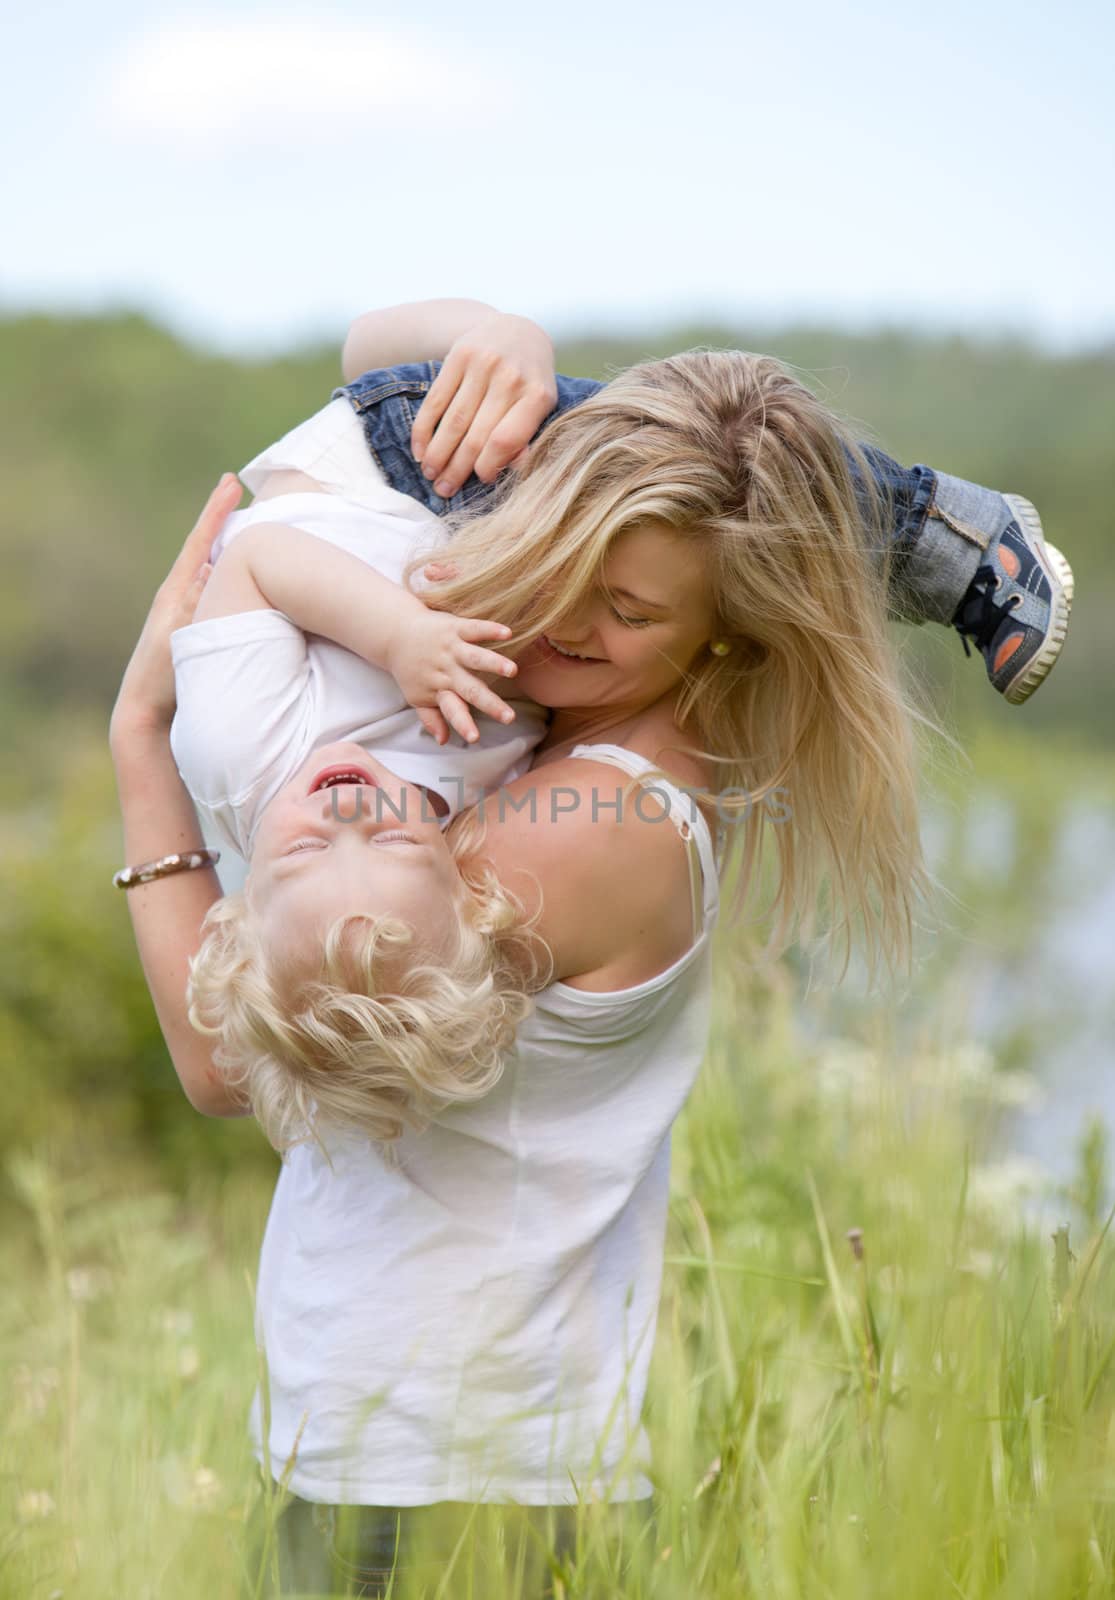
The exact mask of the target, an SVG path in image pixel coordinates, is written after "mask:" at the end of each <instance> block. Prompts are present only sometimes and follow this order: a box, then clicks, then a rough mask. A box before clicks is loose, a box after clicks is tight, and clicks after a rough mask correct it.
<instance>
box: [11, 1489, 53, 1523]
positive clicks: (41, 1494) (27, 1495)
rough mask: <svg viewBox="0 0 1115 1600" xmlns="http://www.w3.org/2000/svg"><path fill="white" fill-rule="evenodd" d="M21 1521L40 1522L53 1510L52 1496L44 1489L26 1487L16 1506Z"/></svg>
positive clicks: (49, 1515)
mask: <svg viewBox="0 0 1115 1600" xmlns="http://www.w3.org/2000/svg"><path fill="white" fill-rule="evenodd" d="M17 1511H18V1514H19V1520H20V1521H21V1522H41V1521H42V1520H43V1518H44V1517H52V1516H53V1515H54V1512H55V1505H54V1496H53V1495H52V1494H51V1493H50V1492H49V1491H48V1490H46V1489H26V1490H24V1492H23V1494H21V1495H20V1497H19V1502H18V1506H17Z"/></svg>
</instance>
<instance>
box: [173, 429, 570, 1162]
mask: <svg viewBox="0 0 1115 1600" xmlns="http://www.w3.org/2000/svg"><path fill="white" fill-rule="evenodd" d="M349 419H350V413H349V410H348V407H347V405H346V404H345V403H344V402H343V401H335V402H333V403H332V405H331V406H328V407H326V408H325V410H324V411H323V412H321V413H319V414H318V415H317V416H315V417H313V418H311V419H310V421H309V422H308V423H305V424H303V425H302V427H300V428H297V429H295V430H294V431H293V433H291V434H289V435H288V436H287V437H286V438H285V439H283V440H281V441H279V443H278V444H277V445H275V446H273V447H272V448H271V449H269V450H268V451H266V452H264V454H263V455H262V456H260V457H258V458H257V459H256V460H255V461H253V462H252V463H250V464H249V466H248V467H247V468H246V469H245V471H244V474H243V477H244V480H245V482H247V484H248V485H249V487H251V488H253V489H254V490H255V491H256V493H257V496H258V498H257V499H256V500H255V502H254V504H253V505H251V506H250V507H249V508H248V509H247V510H244V511H240V512H236V513H234V515H233V516H232V517H231V518H230V519H229V522H228V524H227V525H226V528H225V531H224V534H223V536H222V539H221V540H220V541H218V544H217V546H216V547H215V549H214V560H215V566H214V570H213V573H212V576H211V578H210V580H209V582H208V584H207V586H206V589H205V591H204V593H203V596H202V599H201V603H200V605H199V607H198V610H197V613H196V616H195V620H194V622H193V623H192V624H191V625H190V626H188V627H185V628H182V629H180V630H178V631H177V632H176V633H175V634H174V635H173V637H172V649H173V655H174V662H175V676H176V688H177V696H178V712H177V715H176V718H175V722H174V725H173V730H172V736H171V737H172V747H173V750H174V754H175V758H176V760H177V763H178V766H179V769H180V771H181V773H182V776H183V778H184V780H185V782H186V784H187V787H188V788H189V790H190V791H191V794H192V796H193V799H194V802H195V805H196V806H197V808H198V810H199V812H200V814H201V816H202V817H203V818H205V819H207V820H208V822H209V824H210V827H211V828H212V829H213V830H215V831H216V833H217V834H218V835H220V836H221V837H222V838H223V839H224V840H225V841H227V842H228V843H229V844H230V845H231V846H232V847H233V848H234V849H235V850H237V851H238V852H239V853H240V854H241V855H242V856H244V857H245V858H246V859H247V860H248V861H249V863H250V868H249V873H248V878H247V881H246V884H245V886H244V889H243V891H242V892H241V893H239V894H233V895H228V896H226V897H225V898H224V899H223V900H222V901H220V902H219V903H218V904H217V905H216V906H215V907H214V908H213V910H212V911H211V912H210V914H209V917H208V919H207V931H206V936H205V939H204V941H203V943H202V945H201V948H200V950H199V951H198V953H197V956H196V957H195V959H194V961H193V963H192V971H191V984H190V994H191V1002H192V1010H191V1017H192V1020H193V1021H194V1022H195V1025H197V1026H198V1027H200V1028H202V1029H203V1030H205V1031H207V1032H209V1033H211V1034H213V1035H214V1036H215V1037H216V1038H217V1039H218V1041H219V1057H218V1059H219V1061H220V1064H221V1066H222V1068H223V1070H224V1072H225V1074H226V1077H227V1079H228V1081H229V1083H230V1084H234V1085H239V1086H241V1087H242V1089H243V1091H244V1092H245V1093H246V1095H247V1097H248V1098H249V1099H250V1101H251V1104H252V1108H253V1111H254V1112H255V1115H256V1116H257V1118H258V1120H259V1121H260V1123H261V1125H262V1127H263V1128H264V1131H265V1132H266V1133H267V1135H268V1137H269V1138H270V1139H271V1141H272V1143H273V1144H274V1145H275V1146H276V1148H278V1149H280V1150H284V1149H286V1148H287V1147H289V1146H290V1145H291V1144H292V1143H294V1142H295V1141H296V1140H298V1139H300V1138H304V1137H305V1136H306V1134H307V1133H308V1132H312V1131H313V1128H314V1125H315V1119H316V1121H317V1122H326V1121H327V1122H330V1123H332V1124H334V1125H339V1124H344V1125H346V1126H347V1127H350V1128H352V1127H355V1128H358V1129H362V1130H363V1131H364V1132H366V1133H369V1134H371V1135H372V1136H373V1137H375V1138H379V1139H392V1138H394V1137H395V1136H397V1135H398V1133H399V1132H400V1131H401V1128H402V1126H403V1124H404V1122H418V1121H421V1119H422V1118H423V1117H424V1116H428V1115H429V1114H430V1112H431V1111H432V1110H433V1109H435V1108H438V1107H444V1106H445V1105H447V1104H449V1103H450V1102H451V1101H453V1100H458V1099H467V1098H471V1097H474V1096H476V1095H479V1094H483V1093H484V1092H486V1091H487V1090H488V1089H489V1088H490V1087H491V1086H492V1084H493V1083H494V1081H495V1079H496V1077H497V1076H498V1074H499V1070H500V1060H501V1055H502V1052H503V1051H504V1050H505V1049H506V1047H507V1046H508V1045H509V1043H510V1041H511V1037H512V1033H513V1030H514V1027H515V1024H516V1023H517V1022H518V1021H519V1020H520V1019H521V1018H522V1017H523V1015H524V1014H525V1011H526V1009H527V1005H528V1002H527V999H526V989H525V987H524V982H525V980H524V972H525V971H528V970H529V969H530V961H529V958H528V957H527V954H526V950H527V938H526V935H525V933H524V931H523V930H522V929H521V928H520V926H519V924H520V918H519V916H518V914H517V910H516V906H515V903H514V901H513V899H512V897H511V896H510V895H508V894H507V893H506V891H504V890H501V889H500V888H499V887H498V885H496V884H495V883H494V881H493V880H491V879H490V878H485V877H483V876H477V875H475V874H471V875H470V874H467V873H466V874H462V872H461V870H460V868H459V866H458V861H457V852H456V850H455V847H454V844H453V842H452V840H453V836H452V833H446V832H443V828H444V827H445V826H446V825H447V824H448V823H450V822H451V821H452V819H453V817H454V816H455V815H456V814H457V813H458V812H459V811H460V810H461V809H462V808H463V807H465V806H468V805H471V804H472V803H473V802H474V801H475V800H476V799H477V798H479V796H480V795H481V794H483V793H484V791H485V790H486V789H489V788H492V787H495V786H497V785H499V784H500V783H501V782H503V781H504V780H505V779H509V778H513V777H514V776H516V775H517V774H518V773H519V772H520V771H522V770H525V769H526V767H527V766H528V765H529V759H530V752H531V750H532V749H533V747H534V745H535V744H536V743H537V742H538V740H539V739H540V738H541V737H542V735H543V732H544V729H545V719H544V717H543V715H542V713H541V712H539V710H538V709H537V707H535V706H533V705H532V704H530V703H528V702H521V703H519V704H518V707H517V709H518V713H519V714H518V716H517V718H516V716H515V712H514V711H513V710H512V709H511V707H509V706H507V705H505V704H504V702H503V701H502V700H501V699H500V698H499V697H498V696H497V695H496V694H495V693H494V692H493V691H492V690H491V689H489V688H488V687H487V686H486V684H485V683H484V682H482V681H481V679H480V678H478V677H477V676H476V674H477V673H483V674H489V675H490V674H494V673H498V674H500V675H501V676H503V677H510V676H512V675H513V674H514V672H515V670H516V669H515V666H514V664H513V663H512V662H510V661H509V660H507V658H506V657H504V656H501V655H498V654H496V653H495V652H494V651H492V650H490V649H486V648H483V647H482V646H481V645H480V644H479V643H478V641H480V640H483V639H492V640H494V639H504V638H506V637H507V636H508V634H509V633H510V629H509V628H507V627H505V626H503V625H501V624H496V623H490V622H480V621H470V620H467V619H465V620H462V619H459V618H457V617H452V616H449V615H447V614H446V613H444V612H436V611H432V610H429V609H427V607H426V606H425V605H424V604H423V602H422V601H421V600H420V599H419V598H418V597H417V596H416V595H414V594H411V593H409V592H408V591H406V590H405V589H404V588H403V587H402V586H401V581H400V580H401V575H402V571H403V568H404V567H405V565H406V563H407V561H408V560H409V559H410V557H411V556H412V554H413V552H414V549H415V547H416V542H419V541H420V542H421V543H422V544H423V546H424V547H428V546H429V544H430V541H431V539H433V540H435V541H436V540H437V538H438V526H439V525H438V524H437V523H436V521H435V520H434V519H433V518H431V517H430V516H429V514H428V513H426V512H425V511H423V510H422V509H421V508H420V507H418V506H417V505H416V504H415V502H414V501H412V500H409V499H407V498H406V497H405V496H403V495H399V494H396V493H395V492H394V491H393V490H391V489H389V488H388V487H387V486H386V484H385V483H384V482H383V480H382V478H381V477H380V475H379V473H378V471H377V469H376V467H375V466H374V464H373V463H372V461H371V459H370V458H369V456H368V454H367V452H366V450H365V449H364V447H363V443H362V441H361V440H360V439H359V437H357V438H356V440H355V444H356V450H355V452H353V453H352V454H351V455H346V448H345V447H346V443H347V442H350V441H351V429H350V428H349V427H348V426H347V423H348V420H349ZM306 467H309V468H311V469H312V471H310V472H308V471H306V470H304V469H305V468H306ZM466 700H467V701H469V702H471V704H472V705H474V706H475V707H477V708H478V709H480V710H481V711H482V712H484V713H487V716H486V717H485V718H484V719H483V720H482V723H481V726H482V729H483V733H482V735H481V734H480V732H478V729H477V727H476V724H475V723H474V721H473V719H472V717H471V715H470V714H469V711H468V708H467V706H466V704H465V701H466ZM412 706H418V707H421V708H422V710H421V711H420V712H416V711H415V710H414V709H412ZM443 718H444V719H445V720H444V722H443V720H442V719H443ZM420 719H421V720H420ZM445 722H451V723H452V725H453V726H454V727H455V728H456V730H457V731H458V733H459V734H460V735H462V736H463V739H464V740H465V741H467V745H466V744H465V743H463V742H462V739H461V738H458V739H455V740H454V741H453V742H452V744H447V745H445V746H444V747H443V748H439V747H437V746H435V745H433V744H432V742H431V740H430V739H429V738H428V737H427V736H426V734H425V732H424V725H425V727H427V728H429V729H430V730H431V731H435V732H436V733H437V734H438V736H439V738H441V739H448V737H449V734H448V729H447V727H446V726H445Z"/></svg>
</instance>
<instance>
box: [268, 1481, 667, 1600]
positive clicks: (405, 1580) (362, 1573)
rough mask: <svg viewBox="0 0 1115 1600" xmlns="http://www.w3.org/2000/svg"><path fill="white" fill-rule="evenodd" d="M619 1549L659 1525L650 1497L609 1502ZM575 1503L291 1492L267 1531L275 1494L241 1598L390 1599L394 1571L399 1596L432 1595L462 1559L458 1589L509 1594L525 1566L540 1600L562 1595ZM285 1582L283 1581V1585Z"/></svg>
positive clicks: (528, 1591) (529, 1591) (526, 1591)
mask: <svg viewBox="0 0 1115 1600" xmlns="http://www.w3.org/2000/svg"><path fill="white" fill-rule="evenodd" d="M607 1515H608V1516H609V1518H612V1519H613V1521H614V1529H613V1543H614V1548H615V1551H616V1553H617V1554H622V1552H623V1550H624V1549H625V1548H626V1549H630V1544H626V1545H625V1543H624V1541H625V1540H628V1541H630V1540H634V1539H638V1538H640V1537H643V1536H645V1534H646V1533H647V1532H648V1531H651V1524H652V1523H653V1517H654V1507H653V1503H652V1502H651V1501H650V1500H639V1501H635V1502H632V1503H631V1504H630V1505H615V1506H611V1507H608V1508H607ZM576 1549H577V1512H576V1509H575V1507H572V1506H514V1505H508V1506H503V1505H494V1504H492V1505H480V1506H477V1505H465V1504H458V1503H455V1502H454V1503H444V1504H441V1505H431V1506H412V1507H409V1508H405V1509H401V1510H400V1509H397V1508H394V1507H389V1506H332V1505H317V1504H315V1503H312V1502H311V1501H309V1500H302V1499H300V1498H299V1497H298V1496H297V1495H291V1496H289V1497H288V1498H287V1502H286V1504H285V1505H284V1507H283V1509H282V1511H280V1512H279V1513H278V1516H277V1517H276V1519H275V1522H274V1526H273V1530H272V1532H271V1536H270V1538H268V1530H267V1510H266V1501H265V1500H264V1499H263V1498H262V1497H261V1499H260V1500H259V1501H257V1503H256V1507H255V1511H254V1513H253V1517H252V1521H251V1524H250V1526H249V1529H248V1538H247V1545H246V1549H245V1571H244V1580H243V1584H242V1586H241V1600H290V1597H294V1596H298V1597H299V1600H303V1597H310V1596H313V1597H315V1600H316V1597H318V1596H334V1595H352V1596H360V1597H361V1600H382V1597H383V1596H384V1595H385V1594H386V1592H387V1589H388V1585H389V1583H391V1579H392V1575H393V1576H394V1583H393V1586H392V1588H391V1593H392V1595H393V1596H394V1600H407V1596H408V1595H410V1594H412V1593H419V1592H420V1593H423V1594H427V1595H429V1594H433V1593H434V1592H435V1591H436V1589H437V1586H438V1582H439V1580H440V1579H441V1578H443V1577H444V1574H445V1572H446V1570H447V1569H448V1567H449V1565H450V1563H452V1564H453V1571H454V1579H455V1582H453V1583H451V1584H450V1586H449V1593H451V1594H470V1593H472V1594H477V1595H483V1594H503V1593H504V1592H505V1590H506V1589H507V1583H506V1580H505V1576H504V1573H505V1571H506V1570H515V1569H516V1568H519V1567H521V1569H522V1571H523V1578H524V1581H523V1585H522V1588H521V1589H520V1590H518V1591H517V1592H520V1593H521V1594H522V1595H523V1596H524V1600H527V1597H530V1596H533V1597H536V1600H548V1597H550V1596H552V1595H553V1594H554V1593H555V1590H554V1586H553V1583H552V1578H551V1574H552V1571H553V1564H554V1563H556V1564H558V1565H559V1566H565V1565H567V1564H568V1563H570V1562H571V1561H572V1560H573V1559H574V1558H575V1555H576ZM276 1579H277V1582H276Z"/></svg>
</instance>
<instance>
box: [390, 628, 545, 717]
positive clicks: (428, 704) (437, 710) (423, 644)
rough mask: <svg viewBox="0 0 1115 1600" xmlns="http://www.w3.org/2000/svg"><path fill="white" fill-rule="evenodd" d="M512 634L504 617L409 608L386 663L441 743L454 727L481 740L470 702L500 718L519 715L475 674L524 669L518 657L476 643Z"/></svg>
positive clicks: (511, 672) (506, 673)
mask: <svg viewBox="0 0 1115 1600" xmlns="http://www.w3.org/2000/svg"><path fill="white" fill-rule="evenodd" d="M510 636H511V629H510V628H508V627H505V625H504V624H503V623H502V622H482V621H480V620H479V619H478V618H475V617H455V616H453V615H452V614H451V613H450V612H448V611H428V610H426V609H425V608H423V611H422V614H421V616H419V617H417V618H414V617H412V616H410V615H409V613H408V616H407V619H406V621H405V623H404V624H403V626H402V627H401V628H400V629H399V631H398V637H397V638H396V639H395V640H394V641H393V642H392V645H391V648H390V650H389V652H388V653H387V659H386V662H385V666H386V668H387V670H388V672H390V674H391V676H392V677H393V678H394V679H395V682H396V683H397V684H398V685H399V688H400V689H401V690H402V691H403V693H404V694H405V695H406V697H407V700H408V701H409V702H410V704H411V705H412V706H413V707H414V708H415V710H416V711H417V712H418V715H419V717H420V719H421V721H422V726H423V727H424V728H425V729H426V731H427V733H432V734H433V736H434V738H435V739H436V740H437V742H438V744H444V743H445V741H446V740H447V739H448V737H449V729H450V728H453V729H454V730H455V731H456V732H457V733H459V734H460V735H461V737H462V738H463V739H465V740H467V741H468V743H469V744H475V742H476V740H477V739H478V738H479V737H480V735H479V733H478V731H477V727H476V723H475V722H474V721H473V719H472V717H471V715H470V714H469V709H468V708H469V706H470V705H472V706H475V707H476V709H477V710H478V711H483V712H486V713H487V715H488V716H490V717H494V718H495V720H496V721H497V722H505V723H506V722H513V721H514V720H515V713H514V712H513V711H512V709H511V707H510V706H509V705H507V704H506V702H505V701H503V700H501V699H500V697H499V695H498V694H495V693H494V692H493V691H492V690H491V689H489V688H488V687H487V685H486V684H484V683H482V682H481V681H480V679H479V678H478V677H476V676H474V674H476V673H478V672H485V673H498V674H499V676H500V677H505V678H510V677H513V676H514V675H515V673H516V672H517V671H518V670H519V669H518V668H517V667H516V665H515V663H514V662H513V661H508V659H507V657H506V656H501V655H500V654H499V653H498V652H497V651H495V650H485V649H483V648H482V647H481V646H480V645H479V644H477V643H476V642H475V641H477V640H479V639H508V638H510Z"/></svg>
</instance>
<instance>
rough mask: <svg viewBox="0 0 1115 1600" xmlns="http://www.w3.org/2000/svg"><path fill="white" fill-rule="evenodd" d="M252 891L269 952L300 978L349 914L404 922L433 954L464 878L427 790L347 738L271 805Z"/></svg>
mask: <svg viewBox="0 0 1115 1600" xmlns="http://www.w3.org/2000/svg"><path fill="white" fill-rule="evenodd" d="M245 887H246V892H247V896H248V900H249V902H250V904H251V906H252V908H253V910H254V911H255V912H256V914H257V916H258V917H259V919H260V923H261V925H262V933H263V939H264V943H265V945H266V946H267V947H268V952H269V953H270V954H273V955H274V956H275V957H276V958H277V959H278V960H279V963H280V965H281V967H282V968H283V969H284V970H286V971H287V972H296V971H299V970H313V967H314V965H315V963H316V960H317V957H318V954H319V952H320V950H321V947H322V942H323V940H324V937H325V934H326V932H327V930H328V928H329V927H330V925H331V924H332V923H333V922H335V921H336V920H337V918H338V917H343V916H348V915H352V914H359V915H362V916H370V917H379V916H387V915H390V916H394V917H398V918H401V919H402V921H404V922H406V923H408V924H409V925H410V926H411V927H412V928H413V929H414V932H415V934H416V936H417V939H418V941H419V943H420V944H422V945H423V946H424V947H425V948H426V949H428V950H429V951H430V952H431V953H432V954H434V955H435V956H436V955H437V954H438V953H439V952H441V951H442V950H444V949H445V948H447V946H448V943H449V939H450V937H451V933H452V930H453V926H454V920H455V914H456V909H457V905H458V903H459V896H460V894H461V879H460V875H459V873H458V871H457V867H456V864H455V862H454V860H453V857H452V855H451V854H450V852H449V848H448V846H447V845H446V842H445V837H444V835H443V834H442V831H441V829H440V828H439V827H438V824H437V820H436V816H435V813H434V807H433V804H432V803H431V801H430V800H428V799H427V798H426V797H425V794H424V791H423V790H421V789H419V788H418V787H417V786H416V785H415V784H413V783H404V781H403V780H402V779H401V778H397V777H396V776H395V775H394V773H392V772H389V771H388V770H387V768H386V767H384V766H383V765H381V763H379V762H378V761H375V760H373V759H372V758H371V757H370V756H369V755H368V754H367V752H366V751H365V750H364V749H363V748H362V747H361V746H360V745H358V744H352V743H349V742H344V743H338V744H329V745H322V746H320V747H319V748H318V749H317V750H315V751H314V752H313V754H312V755H311V756H310V758H309V760H308V761H306V762H305V763H304V765H303V766H302V767H301V768H300V769H299V771H298V772H297V773H296V774H295V776H294V778H293V779H292V780H291V782H290V783H288V784H287V785H286V787H285V788H283V789H281V790H280V791H279V793H278V794H277V795H276V796H275V798H274V800H272V801H271V803H270V805H269V806H268V807H267V808H266V810H265V811H264V813H263V816H262V817H261V818H260V821H259V826H258V828H257V830H256V838H255V844H254V846H253V849H252V860H251V870H250V872H249V875H248V881H247V884H246V886H245Z"/></svg>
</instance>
